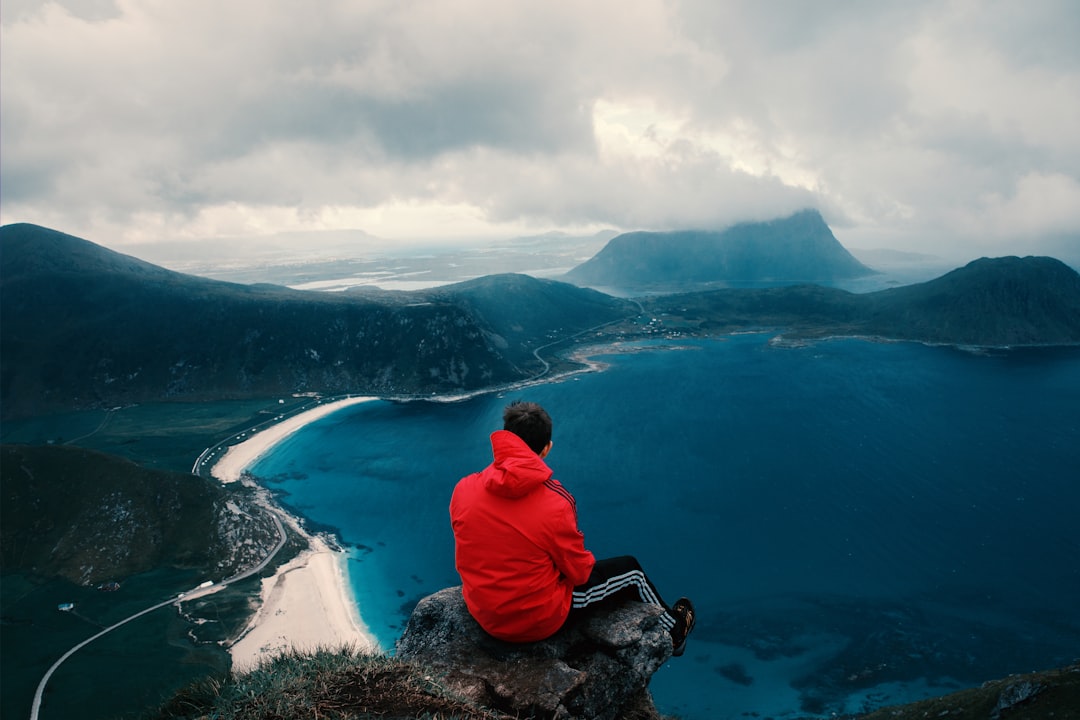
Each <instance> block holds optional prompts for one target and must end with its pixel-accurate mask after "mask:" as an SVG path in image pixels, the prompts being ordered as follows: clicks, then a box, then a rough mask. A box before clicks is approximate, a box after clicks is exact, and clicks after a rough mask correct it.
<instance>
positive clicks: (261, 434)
mask: <svg viewBox="0 0 1080 720" xmlns="http://www.w3.org/2000/svg"><path fill="white" fill-rule="evenodd" d="M375 399H376V398H373V397H351V398H345V399H343V400H336V401H334V402H329V403H324V404H321V405H317V406H316V407H313V408H311V409H310V410H306V411H304V412H302V413H300V414H298V415H293V416H292V417H290V418H286V419H285V420H282V421H281V422H279V423H275V424H273V425H271V426H270V427H268V428H266V429H265V430H260V431H258V432H257V433H255V434H254V435H252V436H251V437H250V438H248V439H247V440H245V441H244V442H242V443H239V444H237V445H233V446H232V447H230V448H229V449H228V450H226V451H225V454H224V455H222V456H221V459H220V460H218V461H217V462H216V463H214V467H213V468H211V469H210V475H212V476H213V477H215V478H217V479H218V480H220V481H221V482H223V483H229V482H235V481H237V480H239V479H240V475H241V474H242V473H243V472H244V470H245V469H246V468H248V467H249V466H251V464H252V463H254V462H255V461H256V460H258V459H259V458H261V457H262V456H263V455H265V454H266V453H267V452H268V451H269V450H270V448H272V447H274V445H277V444H278V443H279V442H281V441H282V440H284V439H285V438H287V437H289V436H290V435H292V434H293V433H294V432H296V431H297V430H299V429H300V428H302V427H304V426H305V425H307V424H308V423H311V422H314V421H316V420H318V419H319V418H323V417H326V416H327V415H329V414H330V413H333V412H337V411H338V410H340V409H342V408H344V407H348V406H350V405H356V404H358V403H362V402H370V401H371V400H375Z"/></svg>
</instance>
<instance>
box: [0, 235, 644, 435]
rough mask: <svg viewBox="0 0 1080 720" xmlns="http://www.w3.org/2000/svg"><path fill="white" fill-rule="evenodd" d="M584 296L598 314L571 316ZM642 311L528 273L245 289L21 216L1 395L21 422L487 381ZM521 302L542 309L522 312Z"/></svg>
mask: <svg viewBox="0 0 1080 720" xmlns="http://www.w3.org/2000/svg"><path fill="white" fill-rule="evenodd" d="M586 294H588V295H589V300H588V302H587V303H584V304H582V303H579V301H578V299H579V298H581V297H583V296H585V295H586ZM493 298H501V308H502V309H500V301H496V302H492V299H493ZM571 306H574V307H577V306H580V307H581V308H582V310H581V311H579V312H574V313H571V314H566V313H565V312H564V309H565V308H567V307H571ZM629 307H631V306H629V305H628V304H627V303H625V302H623V301H620V300H616V299H614V298H608V297H606V296H601V295H599V294H593V293H589V292H588V291H583V290H582V289H580V288H576V287H573V286H571V285H567V284H564V283H551V282H550V281H539V280H534V279H532V278H526V277H523V276H496V277H494V278H490V279H487V280H486V281H485V282H484V283H480V284H477V285H476V286H475V287H470V286H468V285H466V286H464V287H459V288H458V289H457V290H455V291H453V292H445V293H441V294H439V293H435V294H431V295H429V296H423V297H421V296H413V297H411V298H409V299H408V301H402V300H400V299H398V300H390V299H385V298H380V297H373V296H362V295H358V294H348V293H342V294H334V293H319V292H302V291H294V290H290V289H288V288H283V287H277V286H270V285H252V286H247V285H236V284H232V283H225V282H219V281H213V280H207V279H204V278H198V277H193V276H190V275H184V274H181V273H175V272H171V271H169V270H166V269H164V268H159V267H156V266H154V265H150V264H149V263H144V262H142V261H139V260H136V259H134V258H130V257H127V256H125V255H121V254H119V253H114V252H112V251H110V250H106V249H105V248H102V247H100V246H97V245H95V244H93V243H90V242H88V241H86V240H82V239H79V238H76V237H73V236H70V235H65V234H63V233H58V232H55V231H52V230H47V229H45V228H41V227H38V226H34V225H8V226H5V227H3V228H0V333H2V337H0V340H2V343H3V347H4V352H3V356H2V358H0V402H2V403H3V415H4V417H15V416H19V415H30V414H39V413H43V412H48V411H51V410H57V409H67V408H79V407H103V406H104V407H107V406H110V405H117V404H124V403H131V402H145V401H148V400H163V399H164V400H168V399H184V400H193V401H197V400H204V399H212V398H213V399H220V398H242V397H267V396H272V395H276V394H281V393H292V392H311V391H315V392H322V393H346V392H370V393H378V394H399V393H432V392H450V391H461V390H471V389H476V388H480V387H485V386H489V385H493V384H498V383H501V382H510V381H515V380H520V379H524V378H526V377H529V376H530V375H532V374H534V373H536V372H538V371H539V370H540V368H541V367H542V366H541V364H540V363H539V362H538V361H537V360H536V358H535V357H533V355H532V352H531V348H530V347H529V343H530V342H532V341H533V340H534V339H536V338H539V337H545V336H546V335H547V334H548V333H558V332H566V333H568V334H573V333H574V332H578V331H580V330H583V329H585V328H586V327H588V326H590V325H596V324H600V323H603V322H608V321H611V320H615V319H618V318H620V317H623V316H625V315H626V314H628V313H629V312H630V311H629V309H628V308H629ZM505 308H518V309H521V308H531V309H532V311H531V312H530V313H529V317H528V318H527V319H525V320H523V319H520V318H519V319H516V320H515V319H514V318H513V317H511V316H509V315H508V314H507V313H506V312H504V311H503V310H504V309H505ZM484 313H487V314H488V315H490V318H489V317H486V316H485V315H484ZM506 335H509V336H520V342H510V341H508V340H507V339H506Z"/></svg>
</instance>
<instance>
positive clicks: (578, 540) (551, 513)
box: [450, 430, 596, 642]
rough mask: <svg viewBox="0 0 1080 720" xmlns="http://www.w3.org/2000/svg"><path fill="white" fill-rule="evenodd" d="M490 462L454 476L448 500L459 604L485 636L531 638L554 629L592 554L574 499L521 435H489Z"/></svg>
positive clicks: (515, 639) (582, 579)
mask: <svg viewBox="0 0 1080 720" xmlns="http://www.w3.org/2000/svg"><path fill="white" fill-rule="evenodd" d="M491 449H492V454H493V455H494V456H495V461H494V462H493V463H492V464H491V465H489V466H488V467H487V468H485V469H484V470H483V471H481V472H478V473H473V474H472V475H469V476H467V477H464V478H462V479H461V481H460V482H458V484H457V487H455V488H454V495H453V497H452V498H451V499H450V523H451V525H452V526H453V528H454V541H455V561H456V564H457V570H458V574H460V575H461V586H462V593H463V594H464V596H465V605H466V606H467V607H468V608H469V612H470V613H471V614H472V616H473V617H474V618H476V621H477V622H478V623H480V626H481V627H482V628H484V630H486V631H487V632H488V633H489V634H491V635H493V636H495V637H497V638H500V639H502V640H508V641H511V642H532V641H534V640H542V639H544V638H546V637H549V636H550V635H552V634H553V633H555V631H556V630H558V629H559V628H560V627H561V626H562V624H563V622H564V621H565V620H566V616H567V614H568V613H569V612H570V596H571V593H572V592H573V589H574V586H575V585H580V584H581V583H583V582H585V580H587V579H588V577H589V573H591V572H592V569H593V565H594V564H595V562H596V560H595V559H594V558H593V554H592V553H591V552H589V551H588V550H586V549H585V538H584V536H583V535H582V534H581V531H580V530H578V526H577V508H576V506H575V504H574V497H573V496H572V495H571V494H570V493H569V491H567V490H566V489H565V488H564V487H563V486H562V485H561V484H560V483H559V481H558V480H555V479H553V478H552V477H551V468H549V467H548V466H547V464H546V463H545V462H544V461H543V460H542V459H541V458H540V456H539V455H537V454H536V453H535V452H533V451H532V450H531V449H530V448H529V446H528V445H526V444H525V441H523V440H522V439H521V438H519V437H518V436H517V435H515V434H514V433H512V432H509V431H507V430H499V431H497V432H494V433H492V435H491Z"/></svg>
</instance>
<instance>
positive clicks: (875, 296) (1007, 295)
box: [641, 257, 1080, 346]
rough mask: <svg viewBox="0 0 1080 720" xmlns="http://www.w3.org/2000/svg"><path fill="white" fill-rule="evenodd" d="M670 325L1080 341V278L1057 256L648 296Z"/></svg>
mask: <svg viewBox="0 0 1080 720" xmlns="http://www.w3.org/2000/svg"><path fill="white" fill-rule="evenodd" d="M641 302H642V303H643V305H644V308H645V310H646V312H647V313H649V314H650V315H651V316H653V317H658V316H662V317H666V320H665V322H666V324H667V325H668V326H669V327H675V326H678V327H684V328H687V329H689V330H691V331H706V332H715V331H726V330H734V329H740V328H748V327H771V328H783V329H784V330H785V334H788V335H792V336H801V337H817V336H824V335H861V336H875V337H881V338H888V339H894V340H916V341H920V342H934V343H943V344H954V345H976V346H1015V345H1074V344H1080V274H1078V273H1077V272H1076V271H1075V270H1073V269H1072V268H1070V267H1069V266H1068V265H1065V264H1064V263H1063V262H1061V261H1059V260H1055V259H1054V258H1047V257H1025V258H1018V257H1004V258H982V259H979V260H975V261H973V262H971V263H968V264H967V265H966V266H964V267H962V268H958V269H956V270H953V271H952V272H949V273H947V274H945V275H943V276H941V277H939V278H936V279H934V280H931V281H929V282H925V283H918V284H914V285H907V286H904V287H899V288H891V289H888V290H881V291H878V292H873V293H866V294H855V293H850V292H846V291H844V290H838V289H834V288H825V287H820V286H817V285H801V286H794V287H776V288H761V289H738V290H736V289H724V290H711V291H702V292H694V293H680V294H676V295H664V296H653V297H649V298H642V299H641Z"/></svg>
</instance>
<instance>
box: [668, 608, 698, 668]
mask: <svg viewBox="0 0 1080 720" xmlns="http://www.w3.org/2000/svg"><path fill="white" fill-rule="evenodd" d="M671 612H672V613H673V614H674V615H675V621H676V622H675V631H674V632H673V633H672V635H671V645H672V648H673V649H672V651H671V654H672V656H673V657H681V656H682V654H683V653H684V652H686V638H688V637H689V636H690V631H691V630H693V629H694V603H692V602H690V600H689V599H688V598H679V599H678V600H676V601H675V605H674V606H672V608H671Z"/></svg>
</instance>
